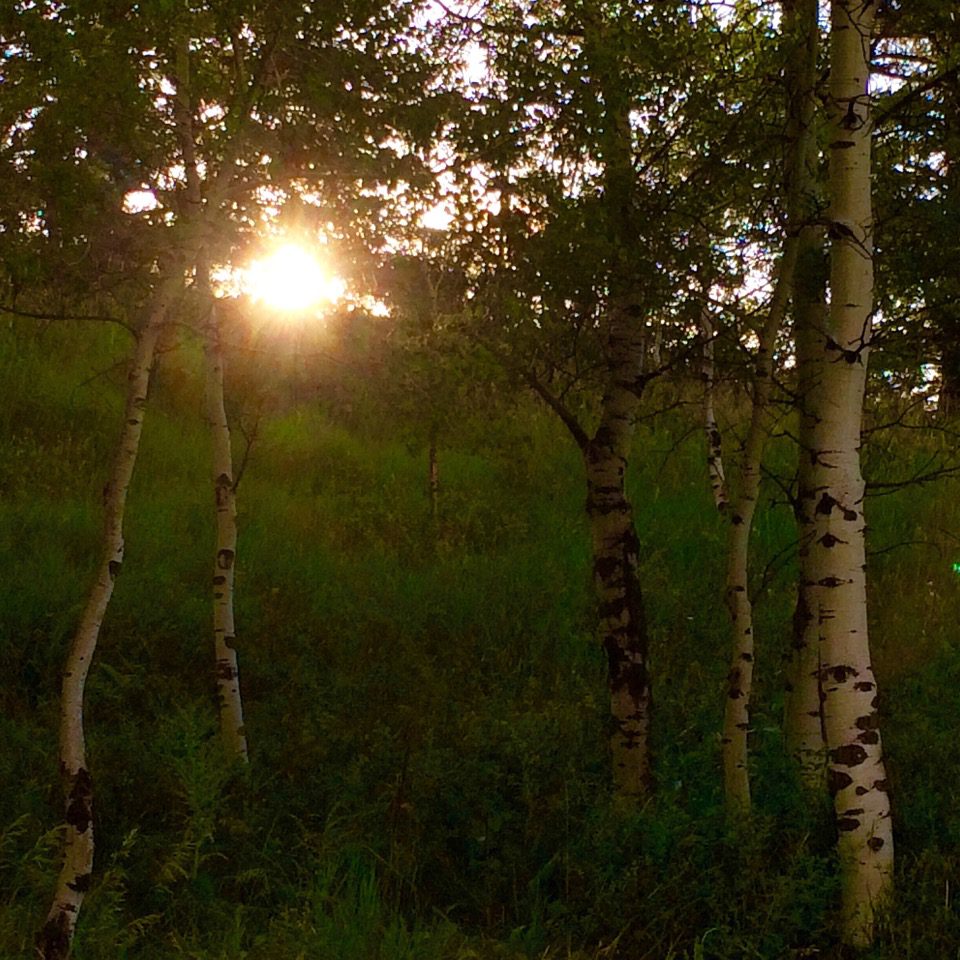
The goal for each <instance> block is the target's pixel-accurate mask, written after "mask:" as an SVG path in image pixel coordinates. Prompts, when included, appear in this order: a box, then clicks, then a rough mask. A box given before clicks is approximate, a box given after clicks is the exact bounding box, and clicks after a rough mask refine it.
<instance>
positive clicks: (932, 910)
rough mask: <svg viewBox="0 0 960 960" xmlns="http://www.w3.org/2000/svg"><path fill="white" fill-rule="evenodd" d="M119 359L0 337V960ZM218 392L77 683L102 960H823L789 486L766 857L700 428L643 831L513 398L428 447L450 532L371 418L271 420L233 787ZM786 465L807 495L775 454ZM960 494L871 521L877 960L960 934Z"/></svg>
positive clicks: (146, 466) (173, 449)
mask: <svg viewBox="0 0 960 960" xmlns="http://www.w3.org/2000/svg"><path fill="white" fill-rule="evenodd" d="M125 336H126V335H125V334H123V332H122V331H118V332H113V331H111V330H109V329H105V328H102V327H97V328H96V329H74V328H60V327H51V328H49V329H47V330H46V331H43V332H41V331H38V330H37V328H36V327H29V326H19V325H15V326H12V327H9V328H5V329H4V330H3V331H2V333H0V732H2V736H0V744H2V747H0V778H2V782H3V783H4V784H6V789H5V790H3V791H2V792H0V957H7V956H10V957H15V956H27V955H29V952H30V943H31V940H32V936H33V931H34V929H35V928H36V926H37V925H38V924H39V922H40V920H41V918H42V916H43V914H44V911H45V910H46V906H47V900H48V897H49V892H50V889H51V885H52V880H53V875H54V871H55V862H56V857H57V837H56V834H55V828H56V825H57V823H58V822H59V818H60V797H59V790H58V786H57V784H56V724H57V695H58V673H59V670H60V668H61V665H62V662H63V658H64V654H65V650H66V645H67V642H68V640H69V636H70V633H71V630H72V629H73V627H74V626H75V623H76V620H77V616H78V612H79V607H80V605H81V603H82V600H83V597H84V592H85V590H86V587H87V585H88V582H89V578H90V575H91V570H92V567H93V562H94V560H95V550H96V542H97V536H98V529H99V527H98V524H99V507H98V500H99V491H100V489H101V488H102V485H103V483H104V480H105V475H106V467H107V464H108V462H109V457H110V452H111V445H112V441H113V437H114V435H115V433H116V429H117V418H118V416H119V412H120V409H121V406H120V396H121V391H122V379H123V378H122V369H121V368H119V367H111V365H112V364H115V363H116V362H117V361H118V360H120V359H122V357H123V355H124V352H125V350H126V349H127V347H128V342H127V341H126V339H125ZM195 367H196V364H195V362H194V361H193V359H191V354H190V352H189V350H187V351H186V352H185V353H181V354H180V355H179V359H177V358H175V357H167V358H165V366H164V367H163V368H162V369H161V372H160V376H159V378H158V383H157V389H156V391H155V395H154V398H153V401H152V404H151V408H150V410H149V413H148V418H147V424H146V429H145V433H144V448H143V452H142V458H141V461H140V463H139V465H138V470H137V475H136V480H135V486H134V490H133V491H132V495H131V499H130V503H129V513H128V518H129V521H128V524H127V555H126V563H125V565H124V570H123V573H122V576H121V578H120V580H119V581H118V586H117V590H116V594H115V598H114V602H113V604H112V606H111V609H110V612H109V615H108V618H107V622H106V624H105V628H104V632H103V635H102V641H101V646H100V648H99V652H98V658H97V662H96V663H95V665H94V669H93V671H92V674H91V681H90V685H89V690H88V705H89V706H88V715H87V726H88V730H89V739H90V744H89V746H90V757H91V764H92V767H93V773H94V777H95V779H96V783H97V790H98V801H97V803H98V806H97V821H96V823H97V830H98V854H97V859H98V877H97V881H96V884H95V888H94V890H93V892H92V894H91V895H90V897H89V900H88V903H87V904H86V905H85V907H84V911H83V916H82V918H81V922H80V928H79V932H78V939H77V947H76V955H77V957H78V958H79V960H94V958H97V960H99V958H107V957H111V958H113V957H124V958H126V957H129V958H145V960H146V958H154V957H156V958H168V957H193V958H203V960H207V958H231V960H233V958H248V960H267V958H277V960H280V958H297V957H304V958H313V957H316V958H327V957H333V958H343V960H361V958H380V960H400V958H411V960H413V958H432V957H436V958H448V957H449V958H457V957H459V958H464V960H465V958H468V957H516V958H523V957H531V958H532V957H567V956H581V955H582V956H583V957H605V958H610V957H623V958H637V960H642V958H649V960H654V958H657V960H666V958H676V960H680V958H684V957H686V958H691V960H692V958H717V960H721V958H722V960H734V958H741V957H744V958H745V957H759V958H770V960H776V958H780V957H789V956H796V957H800V956H831V955H833V954H831V953H830V950H831V944H832V943H833V940H834V931H833V928H832V924H833V922H834V921H833V911H834V901H835V893H836V891H835V883H834V878H835V872H836V871H835V864H834V861H833V839H834V838H833V836H832V826H831V823H832V817H831V815H830V813H829V811H828V809H827V804H826V802H825V801H823V800H818V799H816V798H813V799H811V798H807V797H804V796H802V795H801V794H800V792H799V791H798V789H797V784H796V780H795V778H794V775H793V772H792V771H791V769H790V768H789V765H788V764H787V762H786V761H785V759H784V757H783V751H782V742H781V735H780V732H779V714H780V709H781V706H782V695H781V686H782V674H781V665H782V659H783V657H784V654H785V651H786V648H787V644H788V640H789V623H790V615H791V611H792V580H793V573H794V568H793V566H792V563H791V559H790V544H791V541H792V538H793V527H792V517H791V514H790V511H789V509H788V508H786V507H785V506H783V505H782V504H781V505H773V506H768V504H769V501H770V500H773V499H776V496H777V491H776V489H775V487H773V486H772V485H771V488H770V489H769V491H767V492H768V494H769V495H768V496H767V498H766V500H765V502H764V509H763V511H762V513H761V514H760V515H759V516H758V521H757V524H756V567H755V569H756V574H757V577H756V580H757V583H758V585H759V583H760V582H761V580H763V581H764V589H763V592H762V597H761V599H760V601H759V604H758V610H757V635H758V644H759V664H758V680H759V684H760V689H759V696H760V700H759V702H758V704H757V707H756V710H755V713H754V733H753V740H752V745H753V749H754V770H753V774H754V777H755V783H756V788H755V790H756V797H757V811H756V815H755V818H754V821H753V823H752V825H751V829H750V830H749V832H748V833H747V835H733V834H731V833H730V832H729V831H728V830H727V828H726V827H725V826H724V822H723V814H722V798H721V795H720V776H719V747H718V730H719V725H720V716H721V710H722V696H721V690H722V684H723V677H724V674H725V672H726V661H727V652H726V642H727V641H726V634H727V631H726V626H727V624H726V612H725V609H724V606H723V603H722V591H721V584H722V580H723V566H724V558H723V545H724V537H725V530H724V527H723V523H722V521H721V520H720V519H719V518H718V517H717V516H715V514H714V512H713V511H712V507H711V501H710V494H709V489H708V484H707V481H706V477H705V468H704V466H703V459H704V451H703V448H702V445H701V440H700V436H699V434H698V433H697V432H696V431H693V432H692V433H691V432H690V430H691V426H693V425H694V423H695V417H696V410H695V409H692V410H690V409H687V410H681V411H680V412H673V413H670V414H668V415H664V416H663V417H661V418H660V419H658V420H656V421H652V422H651V423H648V424H646V425H644V426H643V427H642V428H641V430H640V435H639V437H638V441H637V449H636V458H635V469H634V471H633V476H632V480H631V483H632V492H633V496H634V499H635V504H636V508H637V526H638V529H639V532H640V536H641V540H642V543H643V558H644V559H643V564H644V571H645V578H646V580H645V583H646V599H647V604H648V607H649V611H648V612H649V615H650V620H651V628H652V640H653V660H654V670H655V679H654V683H655V700H656V720H655V723H656V732H655V738H656V753H657V774H658V792H657V797H656V800H655V801H654V802H652V803H650V804H649V805H648V806H646V807H645V808H644V809H643V810H641V811H640V812H639V813H638V814H635V815H629V816H628V815H624V814H622V813H620V812H618V811H617V810H616V809H615V808H614V807H613V806H612V805H611V802H610V797H609V789H608V785H607V782H606V772H605V771H606V758H605V755H604V751H603V743H604V737H605V734H604V723H605V716H606V691H605V685H604V664H603V662H602V657H601V655H600V651H599V650H597V649H596V648H595V646H594V644H593V643H592V642H591V636H590V632H591V627H590V623H591V615H592V610H591V595H590V582H589V577H590V572H589V558H588V543H587V535H586V529H585V524H584V522H583V518H582V516H581V513H582V504H583V499H584V491H583V489H582V479H581V474H580V465H579V462H578V457H577V453H576V451H575V449H574V448H573V447H572V445H571V444H570V443H569V442H568V441H567V439H566V437H565V436H564V435H563V434H562V432H561V430H560V428H559V427H558V426H557V425H556V424H555V423H553V422H552V421H551V419H550V417H549V415H548V414H546V413H544V412H542V411H540V410H539V409H537V408H536V407H535V406H533V404H532V402H531V403H529V404H528V403H527V402H526V401H521V402H520V403H519V405H518V406H517V407H516V409H515V410H514V412H513V414H512V415H511V416H510V417H509V418H508V419H503V420H501V419H497V420H496V421H495V422H488V421H486V420H485V418H484V417H483V416H482V411H477V415H476V416H475V417H474V418H472V419H471V420H470V422H468V423H466V424H465V425H464V430H463V432H462V435H461V436H460V438H459V439H458V442H457V443H456V444H449V445H448V446H447V447H445V448H443V449H441V454H440V456H441V475H442V484H443V489H442V501H441V516H440V519H439V522H438V524H434V522H433V519H432V516H431V511H430V504H429V502H428V497H427V492H426V479H425V473H426V450H425V449H424V448H423V447H421V446H420V445H418V444H413V443H410V444H408V443H406V442H404V441H403V440H393V439H391V436H398V437H399V436H409V435H411V434H409V433H405V432H404V429H403V425H402V424H400V423H397V424H396V425H395V429H394V426H393V425H392V424H391V423H390V422H389V419H387V420H386V421H384V419H383V415H382V414H381V415H380V416H379V423H378V424H377V429H374V428H373V422H372V421H373V419H374V417H373V415H372V414H371V415H370V416H369V417H368V418H367V419H368V421H369V422H367V425H366V427H364V422H365V421H364V418H363V417H362V416H359V415H358V416H357V418H355V419H356V421H357V422H358V423H359V428H355V429H352V430H349V431H348V430H347V429H346V427H345V426H344V425H343V423H342V420H341V419H339V418H337V417H334V416H332V415H331V413H330V411H328V410H324V409H323V408H322V407H321V406H320V405H318V404H316V403H313V404H311V403H309V402H307V401H303V402H301V403H300V404H299V405H296V406H293V405H290V406H288V407H287V408H285V409H282V410H279V411H277V412H276V413H275V414H274V415H272V417H271V418H270V419H268V420H267V421H265V422H264V423H263V424H262V425H261V428H260V436H259V439H258V441H257V444H256V445H255V447H254V448H253V451H252V458H251V461H250V464H249V467H248V469H247V471H246V474H245V476H244V479H243V482H242V484H241V487H240V491H239V498H240V500H239V503H240V511H241V516H240V524H241V533H240V547H239V560H238V562H239V572H238V603H239V607H238V625H239V656H240V669H241V677H242V682H243V686H244V694H245V698H246V708H247V730H248V734H249V737H250V743H251V754H252V764H251V769H250V771H249V773H248V774H235V773H234V774H231V773H230V772H229V771H227V772H224V771H223V768H222V765H221V763H220V762H219V743H218V740H217V737H216V731H215V713H214V709H213V706H212V682H211V672H212V641H211V636H210V633H211V628H210V613H209V605H208V596H207V590H208V580H209V567H210V563H211V557H210V552H211V549H212V542H213V511H212V504H211V500H212V494H211V491H210V489H209V479H208V477H207V469H208V468H207V440H206V436H205V430H204V424H203V422H202V419H201V416H200V399H199V392H198V389H197V386H196V383H195V376H194V374H195V372H196V371H195ZM236 403H237V404H238V405H240V406H242V402H241V401H240V400H238V401H236ZM684 436H688V439H686V440H683V441H681V440H680V438H682V437H684ZM911 444H912V445H911ZM920 444H921V441H919V440H911V441H908V440H904V439H902V438H900V439H898V440H897V441H896V445H894V446H892V447H891V451H892V452H891V451H888V452H883V451H882V449H881V448H880V447H879V446H878V447H876V448H875V452H874V454H873V455H872V456H873V458H874V460H873V463H874V466H873V469H874V471H875V473H877V474H880V473H883V475H884V476H892V477H895V478H896V477H901V476H905V475H908V474H909V473H910V472H911V465H912V464H913V463H914V462H917V463H919V462H922V458H923V450H922V449H921V446H920ZM424 446H425V445H424ZM773 461H774V463H775V465H777V466H778V468H781V469H783V470H784V471H785V472H788V471H789V469H790V467H789V461H790V453H789V449H788V447H787V445H786V444H785V442H781V443H780V444H779V445H778V446H777V447H776V448H775V450H774V451H773ZM956 492H957V491H956V488H955V486H953V485H951V484H949V483H944V484H941V485H938V486H931V487H925V488H922V489H910V490H907V491H906V492H902V493H897V494H895V495H891V496H886V497H881V498H877V499H876V500H875V501H874V502H872V503H871V505H870V511H869V518H870V522H871V533H870V549H871V558H870V573H871V598H872V631H873V633H872V637H873V642H874V645H875V654H876V659H877V665H878V672H879V678H880V683H881V689H882V692H883V713H884V737H885V742H886V745H887V752H888V754H889V758H890V766H891V770H892V778H893V784H894V788H893V799H894V804H895V815H896V817H897V821H896V836H897V843H898V855H899V868H898V869H899V874H900V876H899V891H900V893H899V899H898V901H897V903H896V904H895V905H894V906H893V908H892V910H891V913H890V915H889V917H888V919H887V927H886V928H885V930H884V933H883V936H882V937H881V940H880V943H879V945H878V946H877V948H876V950H875V952H874V953H873V954H872V956H875V957H877V958H881V957H882V958H891V960H892V958H897V960H925V958H931V960H933V958H938V960H940V958H943V957H945V956H949V955H952V954H950V953H949V952H945V951H948V950H952V949H955V944H956V943H958V942H960V918H958V914H957V911H956V909H955V907H954V903H953V893H952V890H951V887H950V879H951V878H952V877H956V876H957V867H958V866H960V855H958V842H960V813H958V804H957V803H956V798H957V796H960V764H958V763H957V761H956V759H955V756H954V754H955V749H954V731H955V717H956V716H957V708H958V697H960V695H958V693H957V690H958V689H960V685H958V680H960V651H958V649H957V645H956V623H957V621H958V615H960V602H958V590H960V583H958V581H957V579H956V575H955V574H954V573H953V572H952V570H951V562H952V560H953V559H954V558H955V557H954V554H955V553H956V552H957V551H958V550H960V548H958V547H957V535H958V534H960V510H958V507H957V503H956V499H957V498H956ZM765 570H766V571H767V574H768V575H767V576H766V577H763V576H762V574H763V572H764V571H765ZM807 948H809V949H810V950H815V948H819V949H820V951H821V952H820V953H817V952H806V953H804V952H801V951H802V950H804V949H807Z"/></svg>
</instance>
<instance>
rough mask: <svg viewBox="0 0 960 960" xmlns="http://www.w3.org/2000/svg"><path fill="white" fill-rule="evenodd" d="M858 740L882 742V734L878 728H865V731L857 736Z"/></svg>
mask: <svg viewBox="0 0 960 960" xmlns="http://www.w3.org/2000/svg"><path fill="white" fill-rule="evenodd" d="M857 740H859V741H860V743H866V744H874V743H879V742H880V734H879V733H878V732H877V731H876V730H864V731H863V733H861V734H860V736H859V737H857Z"/></svg>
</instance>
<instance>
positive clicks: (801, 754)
mask: <svg viewBox="0 0 960 960" xmlns="http://www.w3.org/2000/svg"><path fill="white" fill-rule="evenodd" d="M824 241H825V236H824V232H823V228H822V227H820V226H819V225H816V224H809V225H807V226H805V227H803V228H802V229H801V232H800V236H799V241H798V243H799V251H798V257H797V280H796V283H795V285H794V340H795V343H796V353H797V398H798V404H799V424H798V438H797V439H798V442H799V443H798V445H799V460H798V464H797V499H796V501H795V505H794V516H795V518H796V523H797V535H798V542H799V545H800V546H799V552H798V561H799V576H798V580H797V603H796V610H795V611H794V618H793V642H792V644H791V651H790V654H791V656H790V662H789V664H788V666H787V680H786V684H785V686H786V702H785V706H784V736H785V739H786V745H787V751H788V752H789V753H790V755H791V756H792V757H793V758H794V759H795V760H796V762H797V765H798V767H799V770H800V776H801V780H802V782H803V783H804V784H805V786H806V787H807V788H808V789H811V790H818V789H822V788H823V786H824V784H825V781H824V772H825V769H826V766H825V764H826V746H825V743H824V732H823V710H822V702H821V701H822V696H823V691H822V687H821V683H820V677H821V665H820V586H819V584H818V583H817V576H816V571H815V570H813V569H812V565H811V554H810V548H811V545H812V544H813V540H814V537H815V536H816V528H815V525H814V520H815V517H814V510H815V508H816V491H815V482H816V481H815V478H814V475H813V468H814V461H813V458H812V457H811V454H812V452H813V450H814V440H813V433H814V429H815V427H816V420H817V417H816V414H815V412H814V410H813V407H812V404H813V403H814V401H815V400H816V393H817V391H815V390H814V384H815V383H816V381H817V377H816V363H815V351H816V348H817V343H818V341H819V338H820V337H821V331H823V330H824V329H825V328H826V316H827V303H826V279H827V278H826V259H825V258H826V251H825V247H824Z"/></svg>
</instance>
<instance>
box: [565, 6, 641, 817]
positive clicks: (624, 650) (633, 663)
mask: <svg viewBox="0 0 960 960" xmlns="http://www.w3.org/2000/svg"><path fill="white" fill-rule="evenodd" d="M584 34H585V45H586V50H587V52H588V56H589V58H590V61H591V63H592V66H593V67H594V70H595V72H596V75H597V78H598V81H599V89H600V91H601V94H602V96H603V100H604V117H603V123H604V129H603V133H602V144H603V153H604V159H605V171H604V179H603V189H604V208H605V210H606V212H607V217H608V229H610V231H611V240H612V243H613V257H612V259H611V264H610V267H611V270H612V277H611V291H610V300H609V303H608V304H607V325H608V336H607V370H608V374H607V381H606V387H605V389H604V393H603V398H602V401H601V413H600V420H599V423H598V425H597V428H596V430H595V431H594V433H593V436H592V437H589V438H588V437H586V436H585V435H581V438H580V448H581V452H582V454H583V461H584V467H585V470H586V480H587V503H586V509H587V517H588V520H589V523H590V535H591V541H592V544H593V576H594V586H595V589H596V593H597V600H598V603H599V634H600V641H601V643H602V645H603V648H604V650H605V651H606V654H607V663H608V674H607V682H608V684H609V689H610V712H611V718H612V721H613V729H612V733H611V737H610V750H611V756H612V764H613V781H614V789H615V791H616V794H617V796H618V797H619V798H620V799H621V800H623V801H626V802H628V803H629V802H635V801H636V800H638V799H639V798H641V797H643V796H644V795H646V794H647V793H648V792H649V790H650V788H651V785H652V769H651V756H650V719H651V705H652V701H651V687H650V672H649V664H648V656H649V654H648V638H647V624H646V612H645V610H644V606H643V595H642V592H641V589H640V574H639V554H640V543H639V539H638V537H637V533H636V527H635V524H634V519H633V506H632V504H631V503H630V501H629V499H628V497H627V493H626V477H627V464H628V462H629V458H630V451H631V447H632V445H633V435H634V429H635V427H636V421H637V413H638V411H639V407H640V397H641V395H642V392H643V388H644V385H645V383H646V381H645V379H644V362H645V359H646V353H647V337H646V331H645V326H644V323H643V310H642V308H641V307H640V305H639V304H638V302H637V293H638V290H637V287H638V283H639V281H638V279H637V278H636V277H635V270H636V268H635V266H634V265H633V263H632V262H631V254H632V252H633V251H632V241H633V237H634V236H635V233H636V230H635V223H634V218H635V213H634V208H635V204H636V197H635V191H636V185H635V179H634V178H635V174H634V169H633V148H632V134H631V129H630V100H629V96H628V95H627V94H626V92H625V90H624V85H623V83H622V78H620V77H619V76H618V69H619V68H618V65H617V64H616V63H615V62H613V59H614V57H615V52H614V49H612V44H611V43H610V38H608V37H607V35H606V30H605V24H604V22H603V20H602V18H600V17H597V18H596V19H594V18H593V16H592V15H591V16H587V15H585V16H584Z"/></svg>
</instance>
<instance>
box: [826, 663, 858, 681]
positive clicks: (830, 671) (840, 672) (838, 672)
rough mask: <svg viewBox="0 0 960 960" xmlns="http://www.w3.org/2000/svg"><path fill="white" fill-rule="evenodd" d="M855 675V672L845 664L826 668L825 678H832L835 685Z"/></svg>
mask: <svg viewBox="0 0 960 960" xmlns="http://www.w3.org/2000/svg"><path fill="white" fill-rule="evenodd" d="M856 675H857V671H856V670H854V669H853V667H849V666H846V665H845V664H840V665H839V666H837V667H828V668H827V677H832V678H833V679H834V680H835V681H836V682H837V683H843V682H844V681H845V680H846V679H847V677H855V676H856Z"/></svg>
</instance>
